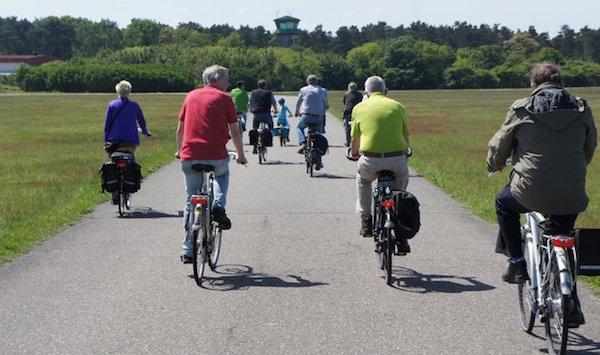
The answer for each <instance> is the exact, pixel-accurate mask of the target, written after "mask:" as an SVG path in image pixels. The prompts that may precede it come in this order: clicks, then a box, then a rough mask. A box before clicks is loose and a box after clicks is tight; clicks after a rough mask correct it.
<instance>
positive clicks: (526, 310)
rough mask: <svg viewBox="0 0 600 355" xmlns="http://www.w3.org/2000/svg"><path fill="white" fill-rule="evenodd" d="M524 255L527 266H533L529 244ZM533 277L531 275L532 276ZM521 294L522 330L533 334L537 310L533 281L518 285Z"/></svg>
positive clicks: (520, 313)
mask: <svg viewBox="0 0 600 355" xmlns="http://www.w3.org/2000/svg"><path fill="white" fill-rule="evenodd" d="M523 255H524V256H525V260H526V261H527V265H528V266H529V265H532V261H530V260H529V251H528V246H527V243H524V244H523ZM530 276H531V275H530ZM517 287H518V292H519V318H520V320H521V328H523V330H524V331H526V332H527V333H531V330H532V329H533V324H534V323H535V312H536V311H535V310H536V309H537V304H536V303H537V301H536V299H535V292H534V289H533V285H532V284H531V279H529V280H527V281H526V282H524V283H521V284H519V285H517Z"/></svg>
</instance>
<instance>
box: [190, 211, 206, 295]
mask: <svg viewBox="0 0 600 355" xmlns="http://www.w3.org/2000/svg"><path fill="white" fill-rule="evenodd" d="M200 213H201V214H202V216H201V217H202V218H201V219H200V220H201V221H202V226H201V227H200V230H198V231H192V233H193V234H192V237H193V238H192V250H193V255H192V261H193V262H192V264H193V267H194V279H195V280H196V284H197V285H198V286H200V285H201V284H202V278H203V277H204V266H205V265H206V244H207V243H206V240H207V239H206V223H205V222H204V219H203V218H204V216H205V215H206V207H205V206H202V209H201V212H200Z"/></svg>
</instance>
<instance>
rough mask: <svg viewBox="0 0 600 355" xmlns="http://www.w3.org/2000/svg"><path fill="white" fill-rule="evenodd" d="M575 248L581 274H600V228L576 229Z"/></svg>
mask: <svg viewBox="0 0 600 355" xmlns="http://www.w3.org/2000/svg"><path fill="white" fill-rule="evenodd" d="M575 249H576V250H577V261H578V264H579V268H578V269H579V270H578V274H579V275H585V276H598V275H600V229H587V228H580V229H576V230H575Z"/></svg>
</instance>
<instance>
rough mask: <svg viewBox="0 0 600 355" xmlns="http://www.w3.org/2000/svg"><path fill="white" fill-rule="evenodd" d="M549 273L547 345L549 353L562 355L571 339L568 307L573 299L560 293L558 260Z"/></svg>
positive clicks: (551, 266)
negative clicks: (568, 324)
mask: <svg viewBox="0 0 600 355" xmlns="http://www.w3.org/2000/svg"><path fill="white" fill-rule="evenodd" d="M548 272H549V273H550V275H549V284H548V290H547V295H546V323H545V328H546V343H547V344H548V353H550V354H561V355H562V354H564V353H565V352H566V351H567V340H568V337H569V327H568V326H567V310H568V309H567V306H568V305H569V302H570V299H571V297H570V296H568V295H563V294H562V293H561V292H560V278H559V276H558V273H559V270H558V265H557V264H556V260H554V259H553V260H552V263H551V265H550V270H549V271H548Z"/></svg>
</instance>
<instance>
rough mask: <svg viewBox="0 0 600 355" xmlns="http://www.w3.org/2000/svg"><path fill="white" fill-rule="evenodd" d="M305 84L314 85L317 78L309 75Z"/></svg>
mask: <svg viewBox="0 0 600 355" xmlns="http://www.w3.org/2000/svg"><path fill="white" fill-rule="evenodd" d="M306 83H307V84H316V83H317V76H316V75H314V74H310V75H309V76H307V77H306Z"/></svg>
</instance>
